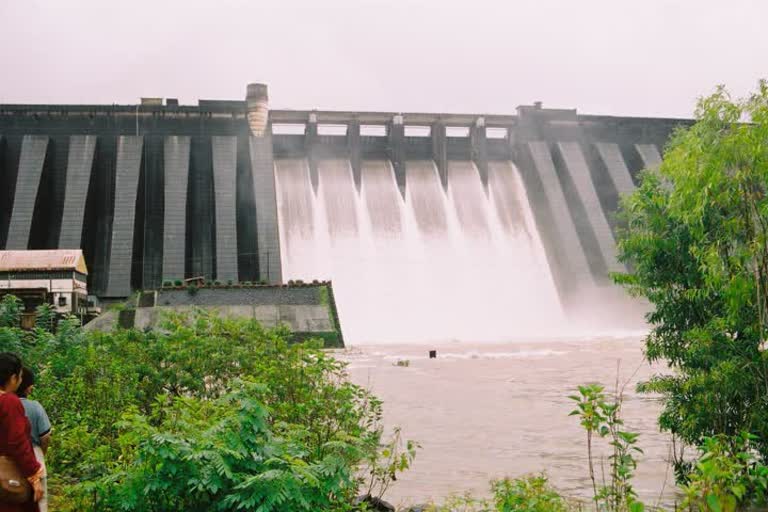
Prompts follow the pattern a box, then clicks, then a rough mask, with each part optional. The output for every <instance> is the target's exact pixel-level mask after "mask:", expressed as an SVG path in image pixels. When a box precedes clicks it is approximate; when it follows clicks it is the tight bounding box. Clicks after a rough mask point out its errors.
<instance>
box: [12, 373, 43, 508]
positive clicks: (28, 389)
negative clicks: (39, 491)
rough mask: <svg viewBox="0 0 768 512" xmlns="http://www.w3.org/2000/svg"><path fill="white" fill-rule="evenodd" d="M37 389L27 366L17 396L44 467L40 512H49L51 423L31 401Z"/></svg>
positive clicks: (36, 404)
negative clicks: (47, 455)
mask: <svg viewBox="0 0 768 512" xmlns="http://www.w3.org/2000/svg"><path fill="white" fill-rule="evenodd" d="M34 387H35V374H34V372H33V371H32V370H30V369H29V368H27V367H26V366H25V367H24V368H23V370H22V372H21V384H20V385H19V389H18V390H17V391H16V394H17V395H19V398H21V403H22V405H23V406H24V412H25V413H26V415H27V419H28V420H29V425H30V427H31V428H32V429H31V431H30V433H31V437H32V448H33V449H34V450H35V457H36V458H37V462H39V463H40V465H41V466H42V467H43V476H42V478H41V479H40V483H41V485H42V486H43V497H42V498H41V499H40V501H38V502H37V506H38V508H39V509H40V512H48V469H47V468H46V466H45V454H46V453H47V452H48V445H49V443H50V442H51V421H50V420H49V419H48V414H47V413H46V412H45V409H44V408H43V406H42V405H41V404H40V402H38V401H37V400H30V399H29V395H30V394H31V393H32V390H33V388H34Z"/></svg>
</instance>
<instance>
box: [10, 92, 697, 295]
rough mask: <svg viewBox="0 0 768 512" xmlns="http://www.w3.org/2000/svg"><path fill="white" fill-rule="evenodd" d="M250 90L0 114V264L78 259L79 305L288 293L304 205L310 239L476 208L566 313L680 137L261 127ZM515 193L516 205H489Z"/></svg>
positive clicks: (445, 217)
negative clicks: (165, 292)
mask: <svg viewBox="0 0 768 512" xmlns="http://www.w3.org/2000/svg"><path fill="white" fill-rule="evenodd" d="M249 91H250V89H249ZM263 92H264V94H263V97H260V98H256V97H251V96H249V97H248V98H247V99H246V101H213V100H200V101H199V104H198V105H196V106H183V105H182V106H180V105H178V104H177V102H175V101H167V102H165V103H164V104H163V103H162V102H160V103H158V102H145V103H144V104H140V105H128V106H118V105H112V106H106V105H77V106H73V105H0V248H5V249H24V248H30V249H53V248H76V247H82V248H83V250H84V251H85V254H86V258H87V261H88V264H89V268H90V271H91V272H90V276H89V279H90V280H91V282H90V283H89V284H90V288H91V290H92V292H93V293H95V294H97V295H100V296H103V297H125V296H127V295H129V294H130V293H131V291H132V290H136V289H152V288H157V287H159V286H160V285H161V284H162V282H163V281H164V280H175V279H182V278H185V277H193V276H205V277H206V278H207V279H217V280H220V281H229V280H232V281H266V282H269V283H279V282H281V281H283V280H287V279H288V278H291V275H290V274H289V275H287V276H286V274H285V270H286V268H285V262H284V261H283V260H284V259H285V258H286V256H290V255H291V252H292V251H293V252H294V253H296V252H297V251H305V252H306V251H310V252H311V251H312V250H313V247H314V246H312V245H311V244H310V245H306V246H303V247H299V246H295V247H291V243H292V242H291V240H293V239H294V238H296V237H298V238H299V239H300V238H301V236H299V235H300V233H299V231H301V230H302V229H305V227H306V226H311V225H312V221H311V219H310V217H311V216H312V215H317V213H316V212H315V213H313V212H312V208H315V210H316V209H317V208H316V207H312V206H311V205H312V204H315V203H317V204H320V203H322V211H323V215H324V218H325V219H326V220H325V221H323V222H324V223H325V224H327V225H325V226H324V227H323V229H328V230H331V231H334V230H335V231H337V232H341V231H343V230H345V229H348V228H349V229H357V227H356V226H357V225H359V224H360V223H361V222H365V223H366V225H367V226H369V227H368V228H366V229H369V230H373V231H376V230H377V229H378V228H377V226H383V225H385V224H386V225H391V223H392V222H396V223H397V222H405V221H401V220H400V219H401V218H402V219H405V218H406V217H408V218H413V221H414V225H415V226H417V227H418V229H419V230H421V232H423V233H427V232H428V231H429V229H438V230H439V229H440V228H439V226H440V223H441V222H443V223H450V222H454V223H458V224H460V225H461V226H463V229H465V230H467V231H468V232H469V231H472V230H473V229H474V228H472V227H471V226H472V222H473V220H472V219H473V215H475V214H476V213H477V212H475V211H474V206H473V205H476V204H477V203H478V202H486V201H487V202H488V204H489V206H488V208H492V209H493V211H494V212H495V213H494V214H493V215H494V218H497V219H498V221H499V222H501V224H504V223H505V222H507V223H510V224H515V222H516V221H515V217H516V216H519V215H521V213H520V212H521V211H522V210H520V209H519V208H518V207H517V206H515V205H514V204H512V203H514V202H515V201H522V202H527V203H528V205H526V211H527V209H528V208H529V209H530V214H531V215H532V223H533V228H531V227H530V226H528V227H525V229H526V230H531V229H532V230H534V231H537V234H536V240H537V241H536V243H537V244H540V245H541V246H542V248H543V253H544V255H545V259H546V264H547V266H548V269H549V272H551V277H552V280H553V281H554V284H555V288H556V290H557V294H558V295H559V298H560V300H561V301H562V302H563V303H568V302H569V301H570V302H578V301H579V300H580V299H579V297H580V296H582V295H581V294H582V292H584V290H586V289H588V288H591V287H598V288H599V287H603V286H606V285H607V283H608V281H609V279H608V273H609V272H612V271H621V270H622V269H623V267H622V265H621V263H619V262H618V261H617V259H616V245H615V228H616V221H615V218H614V212H615V211H616V209H617V204H618V201H619V195H620V194H625V193H628V192H631V191H632V190H633V188H634V187H635V184H636V180H637V175H638V173H639V172H640V170H641V169H643V168H645V167H653V166H655V165H658V164H659V162H660V161H661V152H662V149H663V147H664V144H665V143H666V140H667V139H668V137H669V135H670V133H671V132H672V131H673V130H674V129H675V127H676V126H679V125H686V124H689V123H690V121H686V120H676V119H646V118H623V117H610V116H589V115H580V114H578V113H577V112H576V110H560V109H546V108H542V107H541V105H538V104H537V105H534V106H521V107H519V108H518V110H517V113H516V114H515V115H460V114H420V113H376V112H326V111H291V110H271V111H267V110H266V91H265V90H264V91H263ZM252 96H253V95H252ZM347 176H348V177H349V180H350V181H349V184H347V181H346V180H347ZM433 176H434V178H433ZM276 179H277V181H281V182H282V183H288V182H289V181H290V182H291V183H293V185H291V188H290V190H288V189H287V188H286V187H285V186H281V185H280V184H279V183H277V184H276ZM515 180H520V183H521V185H520V186H521V187H523V188H524V190H523V194H522V195H514V194H513V195H514V197H513V196H510V195H505V193H504V192H503V191H504V190H507V189H511V188H514V187H515V186H517V185H516V183H517V181H515ZM390 182H391V183H392V184H393V185H392V186H390ZM305 183H306V185H305ZM281 187H282V190H278V188H281ZM342 188H343V193H339V190H341V189H342ZM374 189H376V190H379V192H377V193H376V194H373V193H371V192H370V191H372V190H374ZM363 190H368V193H367V195H366V194H365V193H364V192H363ZM477 191H481V192H480V193H479V194H478V193H476V192H477ZM440 195H444V196H445V197H446V198H447V199H446V200H447V201H448V203H446V204H448V207H447V208H448V209H447V210H445V209H444V205H443V203H442V201H443V199H441V198H440V197H439V196H440ZM321 196H322V197H321ZM363 196H365V197H363ZM510 198H511V199H510ZM436 201H437V202H436ZM358 202H360V203H361V204H363V203H364V206H363V209H364V210H365V212H364V215H363V216H361V214H359V213H355V212H353V211H352V210H350V208H352V206H351V205H352V204H353V203H355V204H356V203H358ZM393 203H402V204H404V203H409V204H411V205H412V206H411V207H410V208H409V209H408V212H406V213H402V212H400V210H397V209H394V210H393V209H392V208H391V205H392V204H393ZM438 203H439V204H438ZM401 206H402V205H401ZM399 208H401V207H399ZM401 209H402V208H401ZM403 211H404V210H403ZM489 211H490V210H489ZM398 212H400V213H398ZM446 212H447V213H446ZM482 215H488V214H487V213H482ZM302 219H303V220H302ZM451 219H454V220H451ZM494 222H496V221H494ZM281 224H282V226H281ZM315 224H316V222H315ZM521 225H522V224H521ZM286 226H287V227H286ZM302 226H304V227H302ZM436 226H437V227H436ZM526 226H527V225H526ZM281 227H282V231H281ZM358 227H359V226H358ZM312 229H317V227H315V228H312ZM297 233H298V234H297ZM310 259H311V258H310ZM310 259H307V258H305V260H306V261H308V262H309V261H310ZM310 263H311V262H310ZM310 263H307V265H309V264H310ZM449 271H450V270H449ZM453 271H455V272H456V273H461V272H463V271H464V269H461V268H456V269H453ZM304 272H305V273H307V272H309V273H311V269H309V270H308V269H307V268H305V269H304ZM318 277H322V276H318Z"/></svg>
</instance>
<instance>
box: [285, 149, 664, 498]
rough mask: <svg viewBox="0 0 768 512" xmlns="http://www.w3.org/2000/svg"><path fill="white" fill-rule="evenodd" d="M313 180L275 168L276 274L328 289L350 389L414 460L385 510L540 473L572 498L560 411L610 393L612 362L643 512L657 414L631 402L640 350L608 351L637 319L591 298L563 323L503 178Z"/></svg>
mask: <svg viewBox="0 0 768 512" xmlns="http://www.w3.org/2000/svg"><path fill="white" fill-rule="evenodd" d="M317 172H318V178H319V179H318V187H317V190H313V187H312V182H311V179H310V171H309V168H308V164H307V162H306V160H304V159H278V160H276V162H275V174H276V180H277V200H278V213H279V220H280V237H281V247H282V258H283V259H282V261H283V273H284V277H285V279H303V280H312V279H331V280H332V281H333V285H334V295H335V297H336V303H337V307H338V311H339V316H340V320H341V325H342V329H343V331H344V336H345V340H346V342H347V346H348V347H352V348H350V349H348V350H346V351H344V352H343V357H344V358H346V359H347V360H348V361H349V362H350V375H351V377H352V379H353V380H354V381H355V382H357V383H359V384H361V385H364V386H369V387H370V388H372V390H373V391H374V393H376V394H377V395H378V396H380V397H381V398H382V399H384V403H385V421H386V423H387V425H389V426H394V425H400V426H401V427H402V428H403V431H404V433H405V435H406V436H408V437H410V438H413V439H416V440H418V441H419V442H420V443H421V445H422V446H423V450H421V451H420V453H419V455H418V458H417V462H416V465H415V466H414V468H413V470H412V471H409V472H408V473H407V474H406V475H405V476H404V477H403V478H402V479H401V480H400V481H398V482H397V484H396V485H395V487H394V489H392V493H391V496H390V497H391V498H393V499H394V500H395V501H396V502H398V503H402V504H408V503H411V504H412V503H417V502H423V501H425V500H428V499H430V498H442V497H445V496H447V495H448V494H450V493H455V492H463V491H472V492H474V493H476V494H480V495H483V494H485V493H486V492H487V490H488V482H489V480H490V479H492V478H498V477H502V476H505V475H509V476H519V475H522V474H525V473H529V472H536V471H541V470H547V471H548V472H549V474H550V476H551V477H552V479H553V481H554V483H555V484H556V485H557V486H558V487H559V488H560V489H562V490H563V491H565V492H566V493H569V494H576V495H579V494H582V495H583V493H584V492H585V491H586V490H587V489H589V488H590V487H591V485H590V484H589V482H588V480H587V479H588V476H587V470H586V467H587V466H586V454H585V445H584V442H583V437H584V436H583V433H582V432H581V431H580V429H579V425H578V421H577V420H575V419H574V418H569V417H568V412H569V411H570V410H571V408H572V405H571V404H570V403H569V401H568V399H567V398H566V396H567V395H568V394H570V393H572V392H573V391H574V389H575V388H576V386H577V385H579V384H583V383H586V382H592V381H600V382H603V383H605V384H606V385H609V386H612V385H613V382H614V380H615V379H616V366H617V365H616V363H617V360H621V372H620V373H621V375H622V381H624V380H628V381H629V384H628V386H627V389H626V391H627V394H626V396H627V401H626V404H625V407H624V412H625V416H626V420H627V426H628V428H629V429H631V430H636V431H638V432H641V434H642V438H641V443H640V444H641V446H642V448H643V449H644V450H645V455H644V456H643V457H642V460H641V466H640V468H639V469H638V471H637V479H636V482H635V484H636V488H637V489H638V491H639V492H640V494H641V496H642V497H643V498H644V499H646V500H648V501H649V502H653V501H655V499H656V498H657V497H658V494H659V489H661V488H662V487H663V484H664V481H665V474H666V468H667V465H666V464H665V462H664V460H665V459H666V457H667V455H668V454H667V449H668V443H667V440H666V438H665V437H664V436H662V435H660V434H659V433H658V429H657V428H656V423H655V421H656V417H657V413H658V404H657V403H656V402H655V401H653V400H651V399H649V398H647V397H641V396H638V395H637V394H636V393H635V392H634V384H635V383H636V382H637V380H638V379H641V378H645V377H647V376H649V375H650V374H651V372H652V369H651V368H650V367H648V366H647V365H644V364H642V352H641V348H640V341H639V337H638V336H639V335H637V334H635V337H633V338H617V337H615V336H616V335H617V333H618V332H620V329H621V328H624V330H625V332H626V327H630V326H632V325H635V326H636V325H637V323H636V321H635V320H636V318H633V315H636V313H637V308H636V306H637V305H636V304H633V303H629V302H627V299H626V297H625V296H624V295H623V293H622V291H621V290H619V289H617V288H603V289H599V288H598V287H597V286H594V288H590V289H586V290H581V295H580V297H579V301H578V304H577V306H579V307H581V309H580V310H579V311H576V312H575V313H576V314H574V309H573V306H569V307H570V308H571V309H570V310H569V311H568V312H567V313H568V314H566V313H565V312H564V311H563V307H562V306H561V302H560V299H559V295H558V292H557V290H556V288H555V284H554V280H553V278H552V275H551V272H550V269H549V266H548V263H547V258H546V255H545V253H544V249H543V247H542V242H541V240H540V238H539V234H538V231H537V229H536V225H535V222H534V219H533V214H532V211H531V207H530V204H529V202H528V197H527V194H526V191H525V187H524V186H523V182H522V179H521V177H520V175H519V173H518V170H517V168H516V167H515V166H514V165H513V164H512V163H511V162H492V163H491V164H490V165H489V176H488V178H489V180H488V181H489V184H488V188H487V189H486V188H485V187H484V186H483V184H482V182H481V180H480V175H479V173H478V171H477V169H476V168H475V166H474V164H473V163H472V162H469V161H451V162H450V163H449V165H448V176H447V179H448V186H447V190H444V189H443V186H442V184H441V183H440V179H439V176H438V173H437V169H436V168H435V165H434V163H433V162H432V161H431V160H424V161H409V162H407V164H406V187H405V194H404V197H403V195H402V194H401V192H400V190H399V188H398V185H397V182H396V180H395V176H394V171H393V169H392V166H391V165H390V163H389V162H388V161H384V160H366V161H364V162H363V164H362V177H361V185H360V190H359V191H358V190H357V188H356V187H355V182H354V179H353V176H352V169H351V167H350V164H349V162H348V161H347V160H343V159H325V160H320V161H319V162H318V163H317ZM622 308H623V309H622ZM617 326H618V327H619V329H617ZM606 331H609V332H612V333H613V336H614V337H605V336H604V335H605V332H606ZM596 333H602V335H601V336H600V337H596ZM590 336H591V338H590ZM566 337H567V339H566ZM431 348H436V349H437V350H438V353H439V357H438V358H437V359H434V360H429V359H427V358H426V355H427V350H428V349H431ZM398 359H408V360H409V361H410V365H409V366H407V367H401V366H395V365H394V364H393V363H395V362H396V361H397V360H398ZM635 370H637V372H635ZM669 481H670V482H671V477H670V479H669ZM668 488H672V485H671V484H669V485H668ZM666 501H667V503H668V502H669V494H668V493H667V494H666Z"/></svg>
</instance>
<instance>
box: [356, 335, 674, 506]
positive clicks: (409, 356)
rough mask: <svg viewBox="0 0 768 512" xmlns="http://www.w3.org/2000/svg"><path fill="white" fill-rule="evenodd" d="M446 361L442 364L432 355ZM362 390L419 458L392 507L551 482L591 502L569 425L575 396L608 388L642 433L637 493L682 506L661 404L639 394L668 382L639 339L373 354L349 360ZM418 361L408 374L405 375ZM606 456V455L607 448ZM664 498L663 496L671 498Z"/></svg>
mask: <svg viewBox="0 0 768 512" xmlns="http://www.w3.org/2000/svg"><path fill="white" fill-rule="evenodd" d="M429 349H437V351H438V357H437V359H428V357H427V353H428V352H427V351H428V350H429ZM342 357H343V358H344V359H346V360H347V361H349V363H350V370H349V371H350V376H351V378H352V380H353V381H354V382H356V383H357V384H360V385H362V386H365V387H368V388H370V389H371V390H372V391H373V392H374V393H375V394H376V395H377V396H379V397H380V398H382V399H383V400H384V419H385V424H386V425H387V427H388V428H391V427H393V426H396V425H398V426H400V427H402V429H403V436H404V437H405V438H409V439H414V440H417V441H418V442H419V443H420V444H421V446H422V448H421V450H419V452H418V455H417V457H416V461H415V464H414V466H413V468H412V469H411V470H409V471H408V472H407V473H405V474H404V475H402V477H401V478H399V479H398V481H397V482H396V483H395V485H394V487H393V488H392V489H391V491H390V492H389V494H388V495H387V496H386V498H387V499H389V500H390V501H392V502H393V503H396V504H403V505H412V504H417V503H423V502H425V501H427V500H429V499H436V500H440V499H442V498H444V497H446V496H448V495H450V494H453V493H458V494H461V493H463V492H465V491H470V492H472V493H473V494H475V495H478V496H485V495H487V494H488V491H489V485H488V484H489V481H490V480H491V479H494V478H501V477H504V476H510V477H516V476H520V475H523V474H526V473H535V472H541V471H544V470H546V472H547V474H548V475H549V477H550V478H551V480H552V482H553V484H554V485H555V486H556V487H557V488H558V489H559V490H561V491H563V492H564V493H565V494H568V495H571V496H582V497H584V496H587V494H588V493H589V492H590V490H591V483H590V481H589V475H588V470H587V462H586V461H587V456H586V444H585V439H584V433H583V431H582V430H581V429H580V427H579V424H578V420H577V419H576V418H574V417H569V416H568V413H569V412H570V411H571V410H572V409H573V403H572V402H571V401H570V400H569V399H568V398H567V395H569V394H573V393H574V392H575V390H576V386H577V385H579V384H585V383H588V382H599V383H601V384H603V385H605V386H606V388H607V389H608V390H613V389H614V388H615V382H616V376H617V364H619V363H620V365H619V368H618V369H619V372H618V373H619V375H620V379H619V381H620V384H621V385H622V386H623V385H624V384H626V387H625V402H624V406H623V414H624V418H625V422H626V428H627V429H629V430H630V431H634V432H639V433H640V439H639V443H638V444H639V446H640V447H641V448H642V449H643V451H644V454H643V455H640V456H639V465H638V469H637V472H636V477H635V480H634V486H635V488H636V490H637V491H638V493H639V494H640V497H641V498H642V499H643V500H645V501H646V502H647V503H649V504H653V503H656V502H657V501H659V498H660V494H662V495H663V496H662V497H663V500H662V501H661V502H662V503H663V504H665V505H666V506H670V505H671V504H672V501H673V500H674V477H673V475H672V474H671V471H670V470H669V465H668V464H667V460H669V446H670V443H669V438H668V436H667V435H665V434H661V433H659V430H658V427H657V424H656V418H657V417H658V412H659V404H658V402H657V401H656V399H654V398H653V397H649V396H647V395H639V394H638V393H636V392H635V384H636V383H637V382H638V381H639V380H643V379H646V378H647V377H648V376H650V375H651V374H653V373H654V372H656V371H658V370H659V368H652V367H651V366H649V365H648V364H647V363H644V362H643V359H642V351H641V342H640V340H639V339H638V338H601V339H578V340H560V341H548V342H543V341H538V342H535V343H526V342H518V343H514V344H508V343H501V344H487V343H485V344H475V343H450V344H445V345H402V346H401V345H378V346H370V345H365V346H361V347H353V348H351V349H347V350H346V351H345V352H344V353H343V354H342ZM398 360H408V361H409V366H407V367H403V366H397V365H396V364H395V363H396V362H397V361H398ZM596 444H597V445H598V446H599V447H602V449H600V448H598V450H597V451H598V453H599V454H601V455H603V456H605V455H606V450H605V449H604V448H605V443H602V441H596ZM662 491H663V492H662Z"/></svg>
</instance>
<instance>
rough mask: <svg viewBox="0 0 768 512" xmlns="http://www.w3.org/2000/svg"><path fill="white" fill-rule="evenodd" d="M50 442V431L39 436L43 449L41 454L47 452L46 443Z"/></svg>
mask: <svg viewBox="0 0 768 512" xmlns="http://www.w3.org/2000/svg"><path fill="white" fill-rule="evenodd" d="M49 444H51V431H50V430H49V431H48V433H47V434H45V435H44V436H42V437H40V448H42V450H43V455H45V454H47V453H48V445H49Z"/></svg>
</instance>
